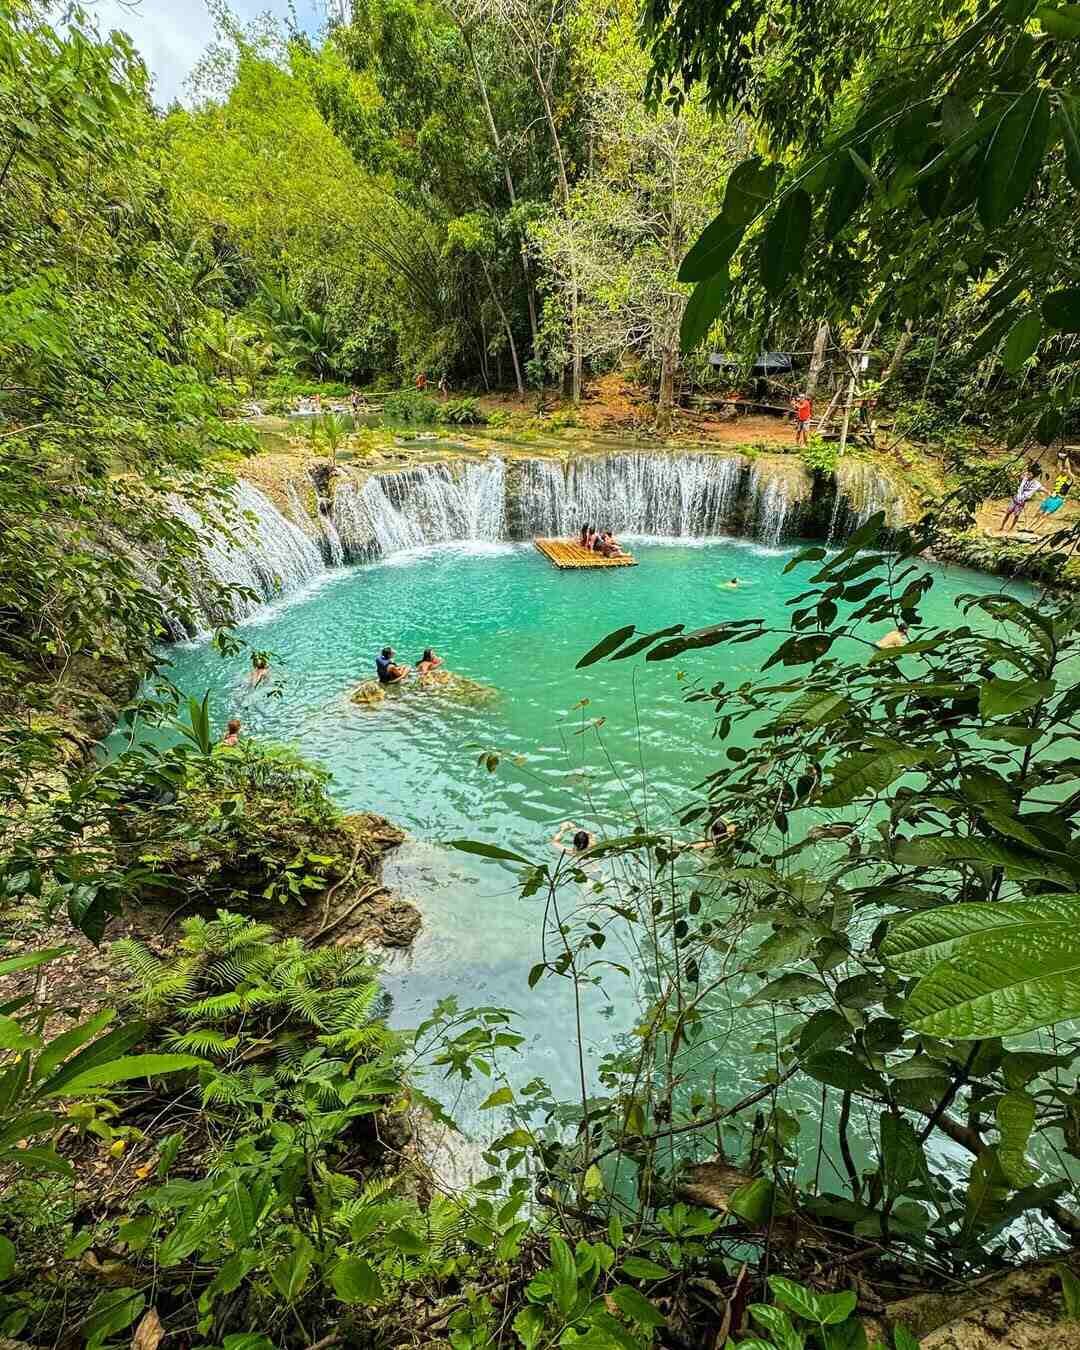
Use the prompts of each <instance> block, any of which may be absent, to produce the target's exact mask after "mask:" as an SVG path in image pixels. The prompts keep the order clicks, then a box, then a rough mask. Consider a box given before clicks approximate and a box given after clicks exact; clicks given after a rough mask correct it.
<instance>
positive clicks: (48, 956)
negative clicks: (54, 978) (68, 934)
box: [0, 947, 74, 975]
mask: <svg viewBox="0 0 1080 1350" xmlns="http://www.w3.org/2000/svg"><path fill="white" fill-rule="evenodd" d="M71 951H74V948H73V947H50V948H48V950H46V951H42V952H32V953H31V954H30V955H28V956H8V957H5V958H4V960H3V961H0V975H14V974H15V973H16V971H20V970H33V969H34V968H35V967H37V966H44V965H46V964H47V963H48V962H49V961H55V960H56V958H57V957H58V956H65V955H66V954H67V953H68V952H71Z"/></svg>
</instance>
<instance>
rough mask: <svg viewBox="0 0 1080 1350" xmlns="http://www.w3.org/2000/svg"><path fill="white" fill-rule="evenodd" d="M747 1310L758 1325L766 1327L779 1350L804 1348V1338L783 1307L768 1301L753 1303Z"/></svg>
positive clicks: (800, 1349)
mask: <svg viewBox="0 0 1080 1350" xmlns="http://www.w3.org/2000/svg"><path fill="white" fill-rule="evenodd" d="M747 1312H748V1313H749V1314H750V1316H751V1317H752V1318H753V1319H754V1321H755V1322H756V1323H757V1324H758V1326H762V1327H764V1328H765V1330H766V1331H767V1332H768V1333H769V1335H770V1336H771V1337H772V1341H773V1345H774V1346H777V1347H778V1350H803V1346H804V1342H803V1338H802V1337H801V1336H800V1335H799V1333H798V1332H797V1331H796V1330H795V1328H794V1326H793V1325H792V1322H791V1318H790V1317H789V1316H788V1315H787V1313H786V1312H784V1310H783V1308H774V1307H771V1306H770V1305H769V1304H767V1303H751V1304H750V1306H749V1308H747ZM742 1344H745V1342H742Z"/></svg>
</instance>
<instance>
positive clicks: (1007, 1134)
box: [994, 1090, 1039, 1189]
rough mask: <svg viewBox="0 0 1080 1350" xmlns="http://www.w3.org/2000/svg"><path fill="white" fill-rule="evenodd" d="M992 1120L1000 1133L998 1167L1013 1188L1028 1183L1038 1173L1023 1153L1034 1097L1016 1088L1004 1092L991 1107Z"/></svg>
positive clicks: (1031, 1116)
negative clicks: (999, 1166) (992, 1111)
mask: <svg viewBox="0 0 1080 1350" xmlns="http://www.w3.org/2000/svg"><path fill="white" fill-rule="evenodd" d="M994 1119H995V1120H996V1121H997V1127H998V1133H999V1134H1000V1135H1001V1142H1000V1144H999V1145H998V1160H999V1162H1000V1163H1001V1170H1002V1171H1003V1172H1004V1173H1005V1175H1006V1177H1007V1178H1008V1179H1009V1181H1011V1182H1012V1184H1013V1185H1014V1186H1015V1187H1017V1189H1022V1188H1023V1187H1024V1186H1030V1185H1031V1184H1032V1182H1033V1181H1035V1180H1037V1178H1038V1175H1039V1172H1038V1169H1037V1168H1035V1167H1032V1165H1031V1164H1030V1163H1029V1162H1028V1160H1027V1158H1026V1157H1025V1156H1024V1155H1025V1153H1026V1151H1027V1146H1028V1140H1029V1139H1030V1138H1031V1131H1032V1130H1033V1129H1034V1128H1035V1098H1034V1097H1032V1096H1031V1094H1030V1093H1028V1092H1023V1091H1020V1090H1016V1091H1013V1092H1006V1093H1004V1094H1003V1095H1002V1097H1001V1098H1000V1099H999V1101H998V1104H997V1106H996V1107H995V1108H994Z"/></svg>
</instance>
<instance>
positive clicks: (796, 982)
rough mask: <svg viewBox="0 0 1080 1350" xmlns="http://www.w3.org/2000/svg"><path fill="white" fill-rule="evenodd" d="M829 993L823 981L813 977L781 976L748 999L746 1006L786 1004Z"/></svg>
mask: <svg viewBox="0 0 1080 1350" xmlns="http://www.w3.org/2000/svg"><path fill="white" fill-rule="evenodd" d="M828 992H829V991H828V990H827V989H826V988H825V986H824V985H823V984H822V983H821V981H820V980H816V979H814V977H813V976H812V975H795V974H793V975H781V976H780V977H779V979H775V980H770V981H769V983H768V984H767V985H765V987H764V988H763V989H759V990H758V991H757V993H756V994H752V995H751V996H750V998H748V999H746V1001H745V1004H744V1006H745V1007H747V1008H750V1007H753V1006H754V1005H755V1004H757V1003H786V1002H788V1001H789V1000H790V999H800V998H813V997H815V996H816V995H818V994H827V993H828Z"/></svg>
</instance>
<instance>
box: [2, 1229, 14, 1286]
mask: <svg viewBox="0 0 1080 1350" xmlns="http://www.w3.org/2000/svg"><path fill="white" fill-rule="evenodd" d="M14 1274H15V1244H14V1242H12V1240H11V1239H10V1238H9V1237H4V1236H3V1234H0V1281H2V1280H10V1279H11V1277H12V1275H14Z"/></svg>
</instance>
